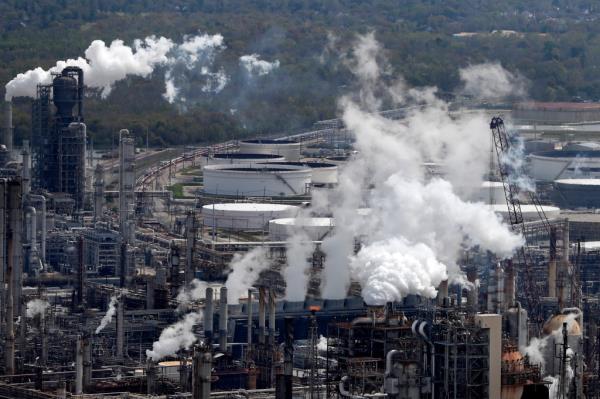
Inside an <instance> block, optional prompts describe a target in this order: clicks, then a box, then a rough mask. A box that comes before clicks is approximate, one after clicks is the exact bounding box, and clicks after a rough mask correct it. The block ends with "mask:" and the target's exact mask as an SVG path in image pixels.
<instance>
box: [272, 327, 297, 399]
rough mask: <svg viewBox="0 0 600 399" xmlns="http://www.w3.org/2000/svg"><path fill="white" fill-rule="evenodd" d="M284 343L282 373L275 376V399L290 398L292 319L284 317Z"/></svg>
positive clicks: (292, 350) (292, 357)
mask: <svg viewBox="0 0 600 399" xmlns="http://www.w3.org/2000/svg"><path fill="white" fill-rule="evenodd" d="M284 334H285V345H284V352H283V374H279V375H278V376H277V385H276V387H275V398H276V399H292V372H293V360H294V319H293V318H291V317H286V318H285V327H284Z"/></svg>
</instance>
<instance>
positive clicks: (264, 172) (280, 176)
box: [203, 164, 312, 197]
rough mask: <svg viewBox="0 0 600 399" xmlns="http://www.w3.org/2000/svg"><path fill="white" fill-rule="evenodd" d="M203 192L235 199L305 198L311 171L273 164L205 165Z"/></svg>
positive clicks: (300, 167)
mask: <svg viewBox="0 0 600 399" xmlns="http://www.w3.org/2000/svg"><path fill="white" fill-rule="evenodd" d="M203 175H204V193H205V194H211V195H226V196H238V197H291V196H299V195H306V194H307V193H308V188H309V186H310V183H311V177H312V171H311V170H310V169H309V168H306V167H304V166H294V165H273V164H260V165H259V164H232V165H207V166H205V167H204V172H203Z"/></svg>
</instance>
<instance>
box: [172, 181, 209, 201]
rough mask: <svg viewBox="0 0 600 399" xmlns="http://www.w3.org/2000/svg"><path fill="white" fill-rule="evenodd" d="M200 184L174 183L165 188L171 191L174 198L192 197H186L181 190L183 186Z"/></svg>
mask: <svg viewBox="0 0 600 399" xmlns="http://www.w3.org/2000/svg"><path fill="white" fill-rule="evenodd" d="M198 186H201V184H199V183H175V184H173V185H172V186H167V190H169V191H170V192H172V193H173V198H175V199H183V198H193V197H186V196H185V195H184V192H183V188H184V187H198Z"/></svg>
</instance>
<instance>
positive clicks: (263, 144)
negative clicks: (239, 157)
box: [240, 139, 302, 161]
mask: <svg viewBox="0 0 600 399" xmlns="http://www.w3.org/2000/svg"><path fill="white" fill-rule="evenodd" d="M301 147H302V145H301V144H300V143H299V142H296V141H291V140H271V139H257V140H243V141H240V152H246V153H250V154H275V155H281V156H282V157H284V158H285V159H286V160H287V161H298V160H300V150H301Z"/></svg>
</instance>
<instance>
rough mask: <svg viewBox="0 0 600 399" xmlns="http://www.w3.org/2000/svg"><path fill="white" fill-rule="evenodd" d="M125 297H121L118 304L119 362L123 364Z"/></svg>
mask: <svg viewBox="0 0 600 399" xmlns="http://www.w3.org/2000/svg"><path fill="white" fill-rule="evenodd" d="M124 302H125V297H124V296H123V295H121V297H120V298H119V301H118V302H117V361H118V362H119V363H121V362H123V353H124V345H125V304H124Z"/></svg>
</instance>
